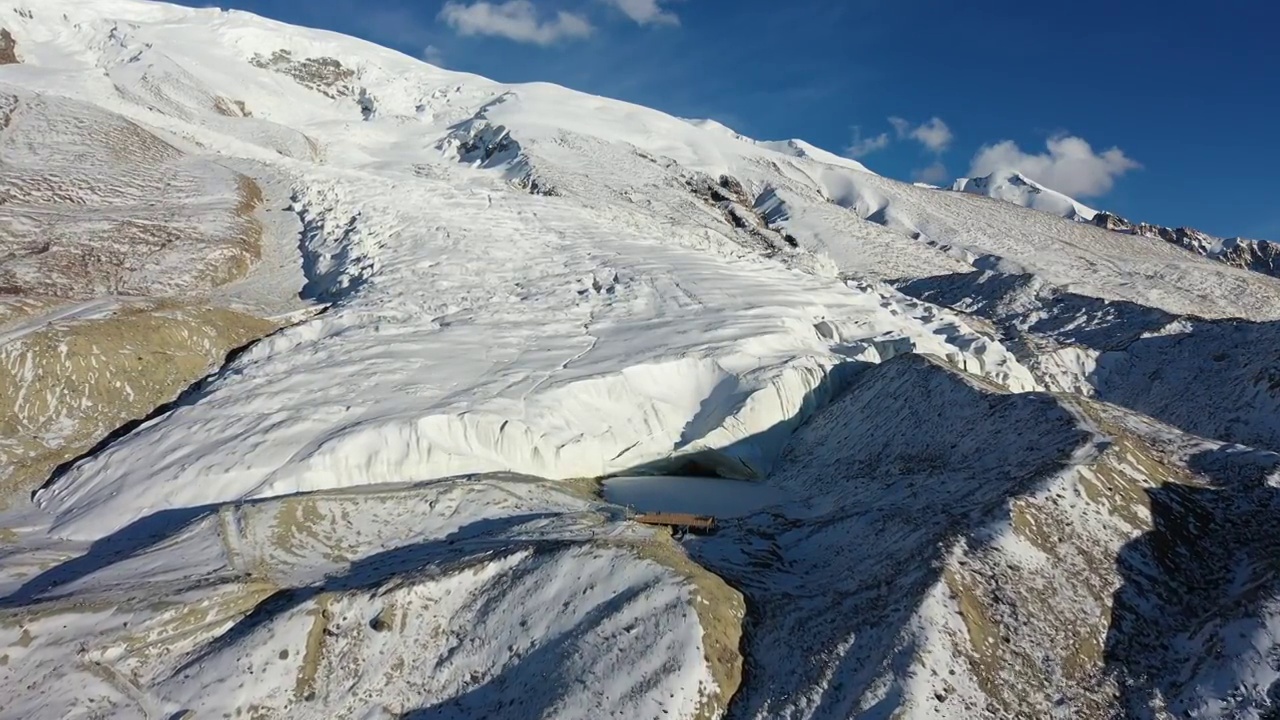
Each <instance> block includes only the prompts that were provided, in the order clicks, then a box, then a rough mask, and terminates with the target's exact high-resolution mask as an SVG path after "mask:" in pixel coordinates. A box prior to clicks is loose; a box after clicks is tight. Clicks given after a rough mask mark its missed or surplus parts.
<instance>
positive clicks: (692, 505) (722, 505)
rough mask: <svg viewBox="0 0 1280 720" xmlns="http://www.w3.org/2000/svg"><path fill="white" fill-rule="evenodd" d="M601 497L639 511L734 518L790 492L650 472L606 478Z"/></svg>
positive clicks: (739, 482)
mask: <svg viewBox="0 0 1280 720" xmlns="http://www.w3.org/2000/svg"><path fill="white" fill-rule="evenodd" d="M604 498H605V500H608V501H609V502H611V503H616V504H618V505H626V506H629V507H631V508H634V509H635V510H637V511H639V512H677V513H693V514H694V515H713V516H715V517H718V518H734V517H742V516H744V515H750V514H752V513H755V512H758V511H760V510H763V509H765V508H767V507H771V506H773V505H778V504H781V503H784V502H787V501H788V500H790V499H791V493H788V492H787V491H785V490H781V489H779V488H776V487H770V486H768V485H765V484H763V483H758V482H749V481H746V480H726V479H724V478H708V477H683V476H678V475H654V476H648V477H644V476H634V477H616V478H609V479H608V480H605V481H604Z"/></svg>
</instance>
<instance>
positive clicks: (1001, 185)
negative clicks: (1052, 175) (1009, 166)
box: [951, 170, 1098, 222]
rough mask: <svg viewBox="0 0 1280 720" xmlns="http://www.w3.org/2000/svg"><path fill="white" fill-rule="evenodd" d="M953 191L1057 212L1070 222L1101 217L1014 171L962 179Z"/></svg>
mask: <svg viewBox="0 0 1280 720" xmlns="http://www.w3.org/2000/svg"><path fill="white" fill-rule="evenodd" d="M951 189H952V190H954V191H956V192H964V193H969V194H971V195H986V196H987V197H992V198H995V199H997V200H1004V201H1006V202H1011V203H1014V204H1016V205H1021V206H1023V207H1028V208H1031V209H1033V210H1040V211H1041V212H1047V213H1053V214H1054V215H1059V216H1061V217H1064V218H1067V219H1068V220H1080V221H1084V222H1088V221H1090V220H1092V219H1093V216H1094V215H1097V214H1098V211H1097V210H1094V209H1093V208H1091V207H1088V206H1086V205H1082V204H1080V203H1079V202H1076V201H1075V200H1073V199H1071V198H1069V197H1067V196H1066V195H1063V194H1062V193H1060V192H1057V191H1056V190H1050V189H1049V188H1047V187H1045V186H1043V185H1041V184H1039V183H1037V182H1035V181H1034V180H1031V179H1030V178H1028V177H1027V176H1025V175H1023V174H1022V173H1019V172H1014V171H1008V170H1006V171H1000V172H994V173H991V174H990V175H987V176H985V177H976V178H960V179H959V180H956V181H955V183H953V184H952V185H951Z"/></svg>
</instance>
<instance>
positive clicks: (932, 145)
mask: <svg viewBox="0 0 1280 720" xmlns="http://www.w3.org/2000/svg"><path fill="white" fill-rule="evenodd" d="M889 124H890V125H892V126H893V132H894V134H896V135H897V136H898V139H899V140H903V139H906V138H910V139H912V140H915V141H916V142H918V143H920V144H921V145H923V146H925V147H926V148H928V149H929V150H931V151H933V152H936V153H940V152H942V151H943V150H946V149H947V147H949V146H950V145H951V140H952V139H953V138H954V137H955V136H954V135H952V134H951V128H949V127H947V124H946V123H944V122H942V118H939V117H932V118H929V119H928V120H927V121H925V122H923V123H920V124H919V125H916V126H914V127H913V126H912V125H911V122H910V121H908V120H905V119H903V118H900V117H891V118H889Z"/></svg>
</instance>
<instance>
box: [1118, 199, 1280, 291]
mask: <svg viewBox="0 0 1280 720" xmlns="http://www.w3.org/2000/svg"><path fill="white" fill-rule="evenodd" d="M1093 224H1094V225H1097V226H1098V227H1100V228H1104V229H1107V230H1113V231H1115V232H1123V233H1128V234H1130V235H1141V236H1143V237H1149V238H1159V239H1161V240H1164V241H1165V242H1167V243H1170V244H1173V245H1177V246H1178V247H1181V248H1185V249H1187V250H1190V251H1191V252H1193V253H1197V254H1199V255H1204V256H1205V257H1209V258H1213V259H1214V260H1218V261H1220V262H1223V263H1226V264H1228V265H1232V266H1234V267H1239V268H1244V269H1246V270H1252V271H1254V272H1260V273H1263V274H1266V275H1270V276H1272V277H1280V244H1277V243H1274V242H1270V241H1267V240H1246V239H1244V238H1225V239H1224V238H1218V237H1214V236H1213V235H1209V234H1208V233H1203V232H1200V231H1199V230H1196V229H1195V228H1188V227H1179V228H1169V227H1165V226H1163V225H1152V224H1150V223H1131V222H1129V221H1128V220H1126V219H1124V218H1122V217H1120V216H1119V215H1115V214H1113V213H1109V212H1100V213H1098V214H1097V215H1095V216H1094V218H1093Z"/></svg>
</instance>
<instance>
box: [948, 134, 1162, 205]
mask: <svg viewBox="0 0 1280 720" xmlns="http://www.w3.org/2000/svg"><path fill="white" fill-rule="evenodd" d="M1045 148H1046V150H1047V151H1048V152H1044V153H1039V154H1031V153H1027V152H1023V151H1022V149H1021V148H1019V147H1018V144H1017V143H1015V142H1014V141H1012V140H1004V141H1002V142H998V143H996V144H994V145H984V146H983V147H982V148H981V149H979V150H978V153H977V154H976V155H974V156H973V162H972V163H971V165H970V167H969V175H970V176H971V177H980V176H983V175H990V174H991V173H993V172H997V171H1001V170H1016V171H1017V172H1020V173H1022V174H1023V175H1026V176H1027V177H1029V178H1031V179H1032V180H1035V181H1036V182H1038V183H1040V184H1041V185H1044V186H1045V187H1048V188H1051V189H1053V190H1057V191H1058V192H1060V193H1065V194H1067V195H1071V196H1074V197H1097V196H1099V195H1105V194H1106V193H1108V192H1110V190H1111V188H1112V187H1113V186H1114V185H1115V181H1116V178H1118V177H1120V176H1121V175H1124V174H1125V173H1126V172H1129V171H1130V170H1136V169H1138V168H1141V167H1142V166H1141V165H1140V164H1138V163H1137V162H1135V161H1134V160H1132V159H1131V158H1129V157H1128V156H1127V155H1125V154H1124V151H1123V150H1121V149H1120V148H1115V147H1113V148H1110V149H1108V150H1104V151H1103V152H1101V153H1095V152H1094V151H1093V147H1092V146H1091V145H1089V143H1088V142H1086V141H1085V140H1084V138H1079V137H1075V136H1071V135H1060V136H1056V137H1051V138H1049V140H1048V141H1046V143H1045Z"/></svg>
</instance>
